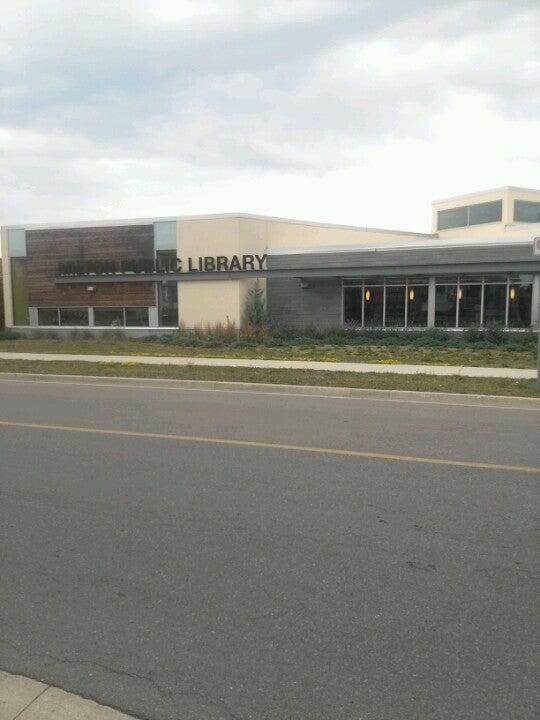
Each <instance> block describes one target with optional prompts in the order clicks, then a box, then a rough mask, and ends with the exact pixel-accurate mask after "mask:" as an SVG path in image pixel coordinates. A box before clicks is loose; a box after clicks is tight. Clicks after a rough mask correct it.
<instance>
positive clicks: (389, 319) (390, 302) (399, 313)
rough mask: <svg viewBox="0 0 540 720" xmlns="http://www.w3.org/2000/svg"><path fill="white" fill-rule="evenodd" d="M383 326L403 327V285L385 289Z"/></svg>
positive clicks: (390, 286)
mask: <svg viewBox="0 0 540 720" xmlns="http://www.w3.org/2000/svg"><path fill="white" fill-rule="evenodd" d="M384 324H385V325H387V326H388V327H405V285H401V286H398V285H389V286H387V287H386V303H385V319H384Z"/></svg>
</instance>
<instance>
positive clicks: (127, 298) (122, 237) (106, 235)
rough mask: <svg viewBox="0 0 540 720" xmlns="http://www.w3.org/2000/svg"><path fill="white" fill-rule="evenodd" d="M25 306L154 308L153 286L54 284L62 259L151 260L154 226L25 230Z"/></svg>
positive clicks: (90, 283)
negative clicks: (26, 295)
mask: <svg viewBox="0 0 540 720" xmlns="http://www.w3.org/2000/svg"><path fill="white" fill-rule="evenodd" d="M26 254H27V270H28V293H29V304H30V305H31V306H34V307H43V306H54V307H56V306H60V307H70V306H71V307H73V306H83V307H86V306H101V307H103V306H113V307H119V306H123V305H140V306H151V305H155V304H156V294H155V286H154V283H148V282H146V283H145V282H141V283H103V284H96V285H95V288H96V289H95V291H93V292H88V290H87V287H88V286H91V285H92V279H91V278H88V285H86V284H83V285H76V284H74V285H57V284H56V283H55V281H54V280H55V277H56V274H57V271H58V263H59V262H60V261H63V260H76V261H84V260H131V259H137V258H150V259H152V258H153V257H154V227H153V225H123V226H110V227H93V228H67V229H54V230H28V231H27V232H26Z"/></svg>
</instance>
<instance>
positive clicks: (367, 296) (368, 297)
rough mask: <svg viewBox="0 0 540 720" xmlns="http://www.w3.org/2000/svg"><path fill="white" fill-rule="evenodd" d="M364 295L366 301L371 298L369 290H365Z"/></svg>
mask: <svg viewBox="0 0 540 720" xmlns="http://www.w3.org/2000/svg"><path fill="white" fill-rule="evenodd" d="M364 297H365V298H366V301H367V302H369V301H370V300H371V290H366V294H365V295H364Z"/></svg>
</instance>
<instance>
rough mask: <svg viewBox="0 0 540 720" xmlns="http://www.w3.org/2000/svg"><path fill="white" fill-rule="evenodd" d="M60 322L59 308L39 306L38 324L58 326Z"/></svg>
mask: <svg viewBox="0 0 540 720" xmlns="http://www.w3.org/2000/svg"><path fill="white" fill-rule="evenodd" d="M59 324H60V317H59V315H58V308H38V325H50V326H56V325H59Z"/></svg>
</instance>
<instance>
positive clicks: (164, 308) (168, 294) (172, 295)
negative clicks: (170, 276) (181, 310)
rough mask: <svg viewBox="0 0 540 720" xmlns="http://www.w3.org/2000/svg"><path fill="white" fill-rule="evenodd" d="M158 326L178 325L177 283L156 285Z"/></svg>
mask: <svg viewBox="0 0 540 720" xmlns="http://www.w3.org/2000/svg"><path fill="white" fill-rule="evenodd" d="M158 307H159V325H160V327H178V283H173V284H170V285H167V284H165V283H160V284H159V285H158Z"/></svg>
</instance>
